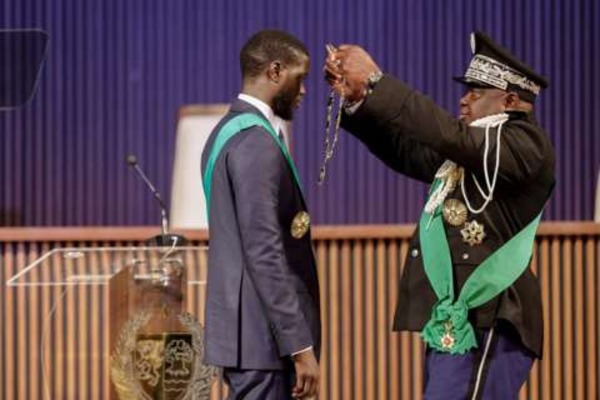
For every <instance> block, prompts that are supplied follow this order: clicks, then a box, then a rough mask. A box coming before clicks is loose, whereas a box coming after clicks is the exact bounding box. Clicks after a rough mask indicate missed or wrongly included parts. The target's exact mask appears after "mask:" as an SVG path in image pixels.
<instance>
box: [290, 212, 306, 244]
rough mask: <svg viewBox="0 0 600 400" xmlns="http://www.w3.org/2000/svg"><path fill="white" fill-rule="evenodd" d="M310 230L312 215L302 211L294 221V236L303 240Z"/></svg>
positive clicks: (292, 230)
mask: <svg viewBox="0 0 600 400" xmlns="http://www.w3.org/2000/svg"><path fill="white" fill-rule="evenodd" d="M309 228H310V215H308V213H307V212H306V211H300V212H299V213H298V214H296V216H295V217H294V219H293V220H292V228H291V232H292V236H293V237H294V238H296V239H301V238H302V237H303V236H304V235H306V233H307V232H308V229H309Z"/></svg>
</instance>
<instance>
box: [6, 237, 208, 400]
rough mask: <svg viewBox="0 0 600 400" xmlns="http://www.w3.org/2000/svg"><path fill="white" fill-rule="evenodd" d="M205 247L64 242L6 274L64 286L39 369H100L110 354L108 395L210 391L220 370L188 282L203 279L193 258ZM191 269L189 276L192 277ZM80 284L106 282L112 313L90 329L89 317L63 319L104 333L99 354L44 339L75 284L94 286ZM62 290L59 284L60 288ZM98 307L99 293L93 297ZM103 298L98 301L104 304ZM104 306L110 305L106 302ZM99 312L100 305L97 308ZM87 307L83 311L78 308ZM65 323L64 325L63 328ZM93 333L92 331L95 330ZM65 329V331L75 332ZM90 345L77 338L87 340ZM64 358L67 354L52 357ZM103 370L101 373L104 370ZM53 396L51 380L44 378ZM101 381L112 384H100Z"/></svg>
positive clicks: (178, 395) (28, 283)
mask: <svg viewBox="0 0 600 400" xmlns="http://www.w3.org/2000/svg"><path fill="white" fill-rule="evenodd" d="M206 250H207V248H205V247H193V246H187V247H102V248H58V249H54V250H51V251H49V252H47V253H45V254H44V255H43V256H42V257H40V258H39V259H37V260H35V261H34V262H32V263H31V264H29V265H28V266H27V267H26V268H24V269H22V270H21V271H20V272H19V273H18V274H16V275H15V276H14V277H12V278H11V279H9V280H8V281H7V283H6V284H7V286H25V287H27V288H31V289H32V290H35V288H39V287H46V286H51V287H52V286H53V287H59V288H58V289H60V295H58V296H55V298H54V300H53V301H54V304H53V305H52V307H51V310H50V312H49V314H48V315H47V316H46V320H45V321H44V322H43V331H42V334H41V343H40V347H39V348H40V353H41V357H40V366H39V367H40V369H41V373H40V374H38V375H39V376H41V377H42V379H47V376H48V371H49V370H50V369H51V368H53V367H56V365H61V368H64V369H66V370H69V369H76V368H87V370H88V371H92V370H94V368H95V367H96V366H97V365H98V364H102V363H103V362H104V364H106V362H107V361H108V365H109V373H108V374H104V375H109V376H104V378H103V379H110V381H111V382H112V383H111V385H110V390H108V391H107V393H106V396H104V397H105V398H110V399H136V400H137V399H148V400H149V399H161V400H163V399H164V400H171V399H178V400H180V399H181V400H183V399H204V398H208V397H209V391H210V384H211V381H212V380H213V379H214V378H215V376H216V372H217V371H216V370H215V369H214V368H212V367H209V366H206V365H204V364H203V363H202V358H203V347H202V337H203V328H202V326H201V324H200V323H199V322H198V320H197V319H196V318H195V317H194V316H193V315H191V314H189V313H187V312H186V311H185V305H184V304H185V303H184V302H185V298H186V296H187V294H188V288H190V287H192V288H193V287H194V286H198V285H203V284H204V283H205V282H204V280H203V277H201V276H199V275H198V271H193V270H189V269H188V268H187V267H186V266H187V265H197V263H195V262H192V261H193V260H196V259H197V258H198V257H202V256H205V254H204V253H205V252H206ZM190 277H191V278H190ZM82 286H88V287H89V286H103V287H104V289H105V291H104V292H105V293H108V295H107V297H108V301H107V302H105V303H104V308H107V311H108V312H107V313H105V314H106V315H107V318H105V319H104V320H103V322H102V324H101V325H100V326H96V327H93V328H92V329H90V325H89V323H88V321H86V320H85V319H86V318H85V317H84V318H82V319H81V320H77V321H61V324H62V325H65V322H66V325H67V326H68V327H69V329H71V330H76V331H77V330H81V329H87V330H90V331H93V330H97V329H100V330H101V332H95V334H96V335H99V336H100V337H101V340H100V341H99V342H100V343H101V344H102V343H103V344H104V346H100V347H101V348H102V349H101V351H100V353H103V354H98V351H96V350H89V349H87V351H86V352H85V353H86V354H83V355H82V354H73V353H77V351H74V352H73V351H72V349H71V347H70V346H69V345H68V343H67V345H66V346H64V348H63V349H60V350H59V351H60V353H62V354H56V351H57V350H55V349H52V348H48V346H47V345H46V344H47V343H46V344H45V341H47V338H48V337H49V336H50V335H52V327H53V326H55V324H54V323H53V318H54V314H55V312H56V310H57V308H60V307H61V302H63V301H64V300H65V298H66V297H68V296H66V295H67V294H68V292H69V291H77V292H78V293H83V294H85V293H88V292H89V291H86V290H81V287H82ZM55 290H56V288H55ZM88 304H89V305H90V306H91V307H90V308H89V310H90V312H94V309H95V305H94V304H93V300H89V301H88ZM98 306H100V305H98ZM104 311H106V310H104ZM98 312H101V310H98ZM78 315H81V313H78ZM63 329H64V328H63ZM92 333H94V332H92ZM77 335H78V333H77V332H71V333H69V332H66V334H65V336H66V337H77ZM82 347H84V348H85V346H78V348H82ZM56 359H60V360H61V362H56V361H53V362H51V361H49V360H56ZM101 375H102V374H101ZM43 386H44V391H45V392H46V396H47V397H48V398H54V396H53V395H52V393H51V392H52V390H51V388H52V382H44V384H43ZM99 387H108V385H106V382H105V384H100V385H99Z"/></svg>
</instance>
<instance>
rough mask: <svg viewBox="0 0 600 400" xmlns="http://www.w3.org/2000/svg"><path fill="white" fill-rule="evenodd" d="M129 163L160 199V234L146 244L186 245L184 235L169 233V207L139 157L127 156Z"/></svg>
mask: <svg viewBox="0 0 600 400" xmlns="http://www.w3.org/2000/svg"><path fill="white" fill-rule="evenodd" d="M127 165H129V166H130V167H132V168H133V169H135V171H136V172H137V173H138V175H139V176H140V177H141V178H142V180H143V181H144V183H146V186H148V188H150V191H151V192H152V194H153V195H154V198H155V199H156V200H157V201H158V205H159V206H160V235H156V236H153V237H151V238H150V239H148V240H146V244H147V245H149V246H160V247H177V246H184V245H185V244H186V243H187V239H186V238H185V237H184V236H182V235H177V234H174V233H169V219H168V217H167V207H166V206H165V203H164V201H163V200H162V197H161V196H160V193H159V192H158V190H156V188H155V187H154V185H153V184H152V182H150V179H148V177H147V176H146V174H144V171H142V169H141V168H140V166H139V164H138V160H137V157H136V156H134V155H133V154H130V155H128V156H127Z"/></svg>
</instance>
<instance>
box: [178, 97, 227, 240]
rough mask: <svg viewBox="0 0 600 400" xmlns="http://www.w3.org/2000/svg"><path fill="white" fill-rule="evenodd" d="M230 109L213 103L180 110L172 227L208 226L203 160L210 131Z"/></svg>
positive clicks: (193, 227) (224, 105) (196, 227)
mask: <svg viewBox="0 0 600 400" xmlns="http://www.w3.org/2000/svg"><path fill="white" fill-rule="evenodd" d="M228 109H229V105H227V104H211V105H187V106H184V107H182V108H181V109H180V110H179V118H178V122H177V138H176V143H175V158H174V162H173V183H172V186H171V210H170V227H171V228H175V229H202V228H207V227H208V220H207V216H206V199H205V198H204V189H203V188H202V175H201V171H200V159H201V156H202V150H204V146H205V145H206V141H207V139H208V136H209V135H210V132H211V131H212V129H213V128H214V127H215V126H216V124H217V123H218V122H219V120H220V119H221V118H222V117H223V116H224V115H225V114H226V113H227V110H228Z"/></svg>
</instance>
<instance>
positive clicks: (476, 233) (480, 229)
mask: <svg viewBox="0 0 600 400" xmlns="http://www.w3.org/2000/svg"><path fill="white" fill-rule="evenodd" d="M460 233H461V235H462V238H463V242H465V243H467V244H468V245H469V246H477V245H480V244H481V242H483V239H485V230H484V226H483V225H482V224H480V223H479V222H477V221H475V220H473V221H471V222H467V223H466V224H465V227H464V228H463V229H461V231H460Z"/></svg>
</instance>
